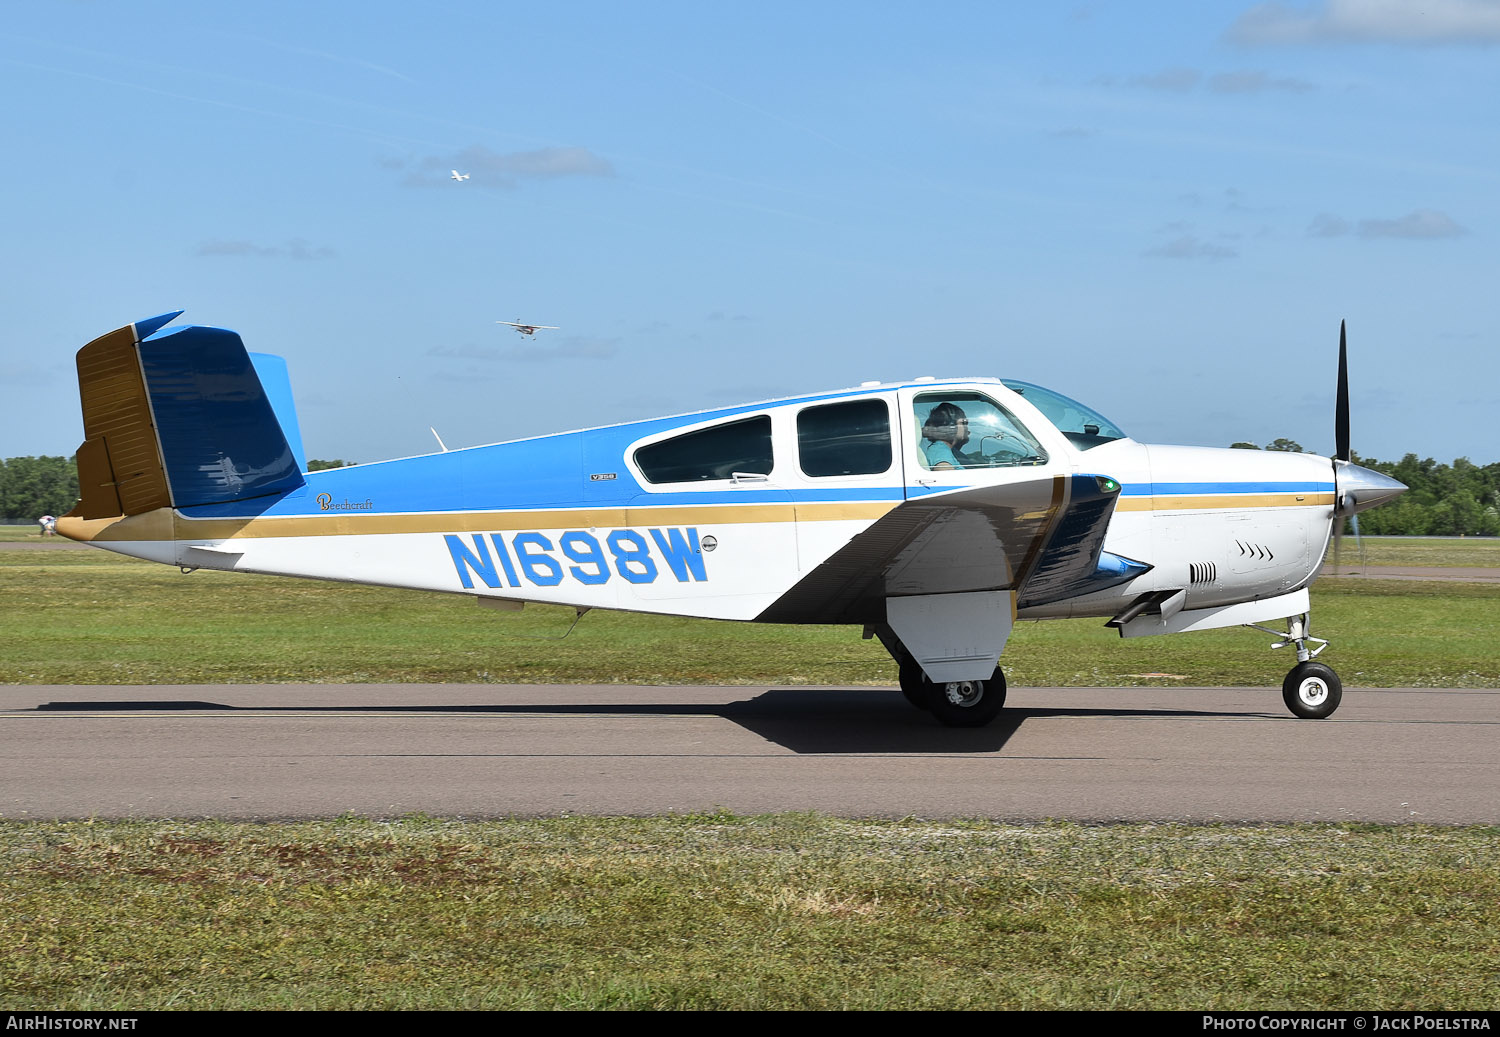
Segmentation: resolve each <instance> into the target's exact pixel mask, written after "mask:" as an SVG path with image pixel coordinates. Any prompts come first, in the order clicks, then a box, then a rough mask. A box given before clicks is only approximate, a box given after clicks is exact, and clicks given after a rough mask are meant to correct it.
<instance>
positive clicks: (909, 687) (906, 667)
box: [901, 662, 932, 710]
mask: <svg viewBox="0 0 1500 1037" xmlns="http://www.w3.org/2000/svg"><path fill="white" fill-rule="evenodd" d="M931 687H932V682H931V681H929V680H928V679H927V677H926V675H925V674H923V673H922V667H920V666H918V665H917V664H916V663H914V662H906V663H902V664H901V694H903V695H905V696H906V701H907V702H910V703H911V704H912V705H913V706H916V707H917V708H918V709H920V710H926V709H927V692H928V689H930V688H931Z"/></svg>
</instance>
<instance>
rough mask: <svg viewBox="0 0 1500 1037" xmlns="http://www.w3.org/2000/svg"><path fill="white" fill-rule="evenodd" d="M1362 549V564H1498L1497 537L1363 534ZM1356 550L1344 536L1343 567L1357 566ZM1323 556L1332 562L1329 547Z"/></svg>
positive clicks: (1499, 538)
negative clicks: (1372, 535) (1427, 536)
mask: <svg viewBox="0 0 1500 1037" xmlns="http://www.w3.org/2000/svg"><path fill="white" fill-rule="evenodd" d="M1362 549H1363V551H1364V562H1363V564H1365V565H1427V566H1437V567H1439V568H1443V567H1468V566H1473V567H1477V568H1500V537H1460V538H1456V539H1449V538H1438V537H1434V538H1432V539H1428V538H1426V537H1365V538H1364V543H1363V547H1362ZM1360 551H1361V546H1360V545H1358V544H1356V542H1355V540H1354V538H1353V537H1345V538H1344V543H1343V546H1342V547H1341V548H1340V555H1341V557H1340V559H1339V561H1340V563H1341V565H1342V567H1343V568H1344V569H1345V570H1346V571H1347V570H1352V569H1357V568H1358V564H1359V562H1360ZM1325 560H1326V561H1327V562H1329V563H1330V564H1331V563H1332V562H1333V551H1332V549H1331V548H1330V549H1329V552H1328V557H1327V559H1325Z"/></svg>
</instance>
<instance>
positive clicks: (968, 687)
mask: <svg viewBox="0 0 1500 1037" xmlns="http://www.w3.org/2000/svg"><path fill="white" fill-rule="evenodd" d="M922 695H923V699H924V708H926V709H927V710H928V711H929V712H930V713H931V714H932V715H933V716H935V717H937V718H938V720H939V721H940V722H941V723H943V724H944V725H946V726H948V727H984V726H985V725H986V724H988V723H989V722H990V721H991V720H994V719H995V718H996V717H997V716H999V715H1000V710H1002V709H1004V708H1005V674H1004V673H1003V672H1002V671H1001V669H1000V667H998V666H997V667H995V672H994V673H992V674H991V675H990V676H989V678H988V679H986V680H979V681H949V682H947V683H945V684H934V683H933V682H932V681H930V680H928V679H927V677H926V675H925V674H924V675H923V676H922Z"/></svg>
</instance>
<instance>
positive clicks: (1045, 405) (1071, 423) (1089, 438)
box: [1001, 379, 1129, 450]
mask: <svg viewBox="0 0 1500 1037" xmlns="http://www.w3.org/2000/svg"><path fill="white" fill-rule="evenodd" d="M1001 384H1002V385H1004V386H1005V387H1006V388H1007V389H1009V390H1010V391H1011V392H1015V393H1020V394H1021V395H1022V396H1024V397H1026V402H1027V403H1029V404H1031V405H1032V406H1033V407H1035V408H1036V409H1037V410H1039V411H1041V412H1042V413H1043V414H1045V415H1046V416H1047V418H1048V420H1050V421H1051V422H1052V424H1054V425H1056V426H1057V430H1058V431H1059V432H1061V433H1062V434H1063V435H1065V436H1067V437H1068V441H1069V442H1070V443H1072V444H1073V445H1074V446H1076V447H1078V449H1080V450H1090V449H1092V448H1094V447H1096V446H1100V445H1102V444H1104V443H1113V442H1114V441H1115V440H1117V439H1128V438H1129V437H1128V436H1126V435H1125V433H1123V432H1121V431H1120V429H1119V427H1118V426H1117V425H1116V424H1115V423H1114V422H1112V421H1110V420H1109V419H1108V418H1106V417H1105V416H1104V415H1103V414H1100V413H1099V412H1098V411H1096V410H1092V409H1090V408H1088V407H1085V406H1084V405H1083V404H1081V403H1079V402H1078V401H1077V400H1070V399H1068V397H1066V396H1064V395H1063V394H1062V393H1060V392H1053V391H1052V390H1051V389H1043V388H1042V387H1041V386H1040V385H1032V384H1031V383H1030V382H1013V381H1010V380H1009V379H1001Z"/></svg>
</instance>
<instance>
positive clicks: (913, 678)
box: [865, 623, 1005, 727]
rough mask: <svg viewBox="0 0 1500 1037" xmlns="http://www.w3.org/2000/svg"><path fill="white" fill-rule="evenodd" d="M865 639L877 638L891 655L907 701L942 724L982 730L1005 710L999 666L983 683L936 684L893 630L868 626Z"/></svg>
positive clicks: (885, 627)
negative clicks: (980, 728)
mask: <svg viewBox="0 0 1500 1037" xmlns="http://www.w3.org/2000/svg"><path fill="white" fill-rule="evenodd" d="M865 637H867V638H869V637H878V638H879V639H880V643H881V644H882V645H884V646H885V650H886V651H887V652H890V653H891V658H892V659H894V660H895V661H896V666H897V667H898V672H899V673H900V675H901V694H903V695H905V696H906V701H907V702H910V703H911V704H912V705H913V706H916V707H917V708H918V709H920V710H923V711H925V712H928V713H931V714H932V715H933V716H934V717H936V718H937V719H938V721H939V722H940V723H942V724H946V725H947V726H948V727H983V726H984V725H986V724H988V723H989V722H990V721H991V720H994V719H995V718H996V717H997V716H999V715H1000V710H1002V709H1004V708H1005V674H1004V673H1002V672H1001V671H1000V667H999V666H996V667H995V669H994V672H993V673H991V674H990V675H989V676H988V677H985V678H984V679H983V680H967V681H946V682H944V683H942V684H934V683H933V682H932V681H931V680H930V679H928V677H927V674H925V673H923V672H922V666H921V664H920V663H918V662H917V660H916V659H914V658H912V655H911V652H909V651H907V648H906V646H905V645H904V644H902V643H901V639H900V638H899V637H897V636H896V632H895V631H894V630H892V629H891V628H890V627H888V626H886V625H885V624H883V623H882V624H878V625H872V626H867V627H865Z"/></svg>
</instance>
